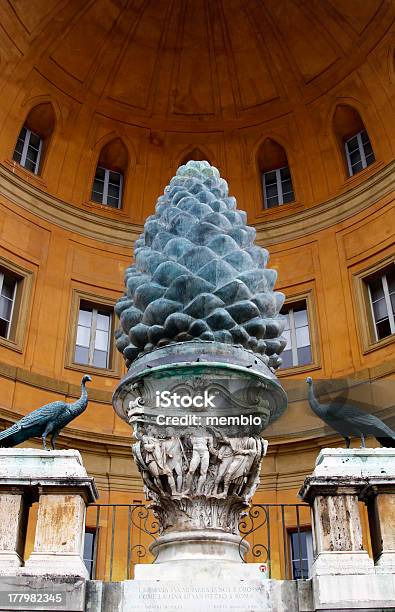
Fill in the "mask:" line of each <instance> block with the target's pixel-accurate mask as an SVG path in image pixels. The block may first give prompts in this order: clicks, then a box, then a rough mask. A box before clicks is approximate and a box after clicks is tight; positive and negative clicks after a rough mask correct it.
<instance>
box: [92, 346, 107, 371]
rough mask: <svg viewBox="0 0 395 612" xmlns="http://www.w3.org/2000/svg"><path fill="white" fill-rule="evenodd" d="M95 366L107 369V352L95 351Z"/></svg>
mask: <svg viewBox="0 0 395 612" xmlns="http://www.w3.org/2000/svg"><path fill="white" fill-rule="evenodd" d="M93 365H94V366H96V367H97V368H106V367H107V351H98V350H96V349H95V350H94V351H93Z"/></svg>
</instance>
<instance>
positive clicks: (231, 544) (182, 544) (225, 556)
mask: <svg viewBox="0 0 395 612" xmlns="http://www.w3.org/2000/svg"><path fill="white" fill-rule="evenodd" d="M248 549H249V544H248V543H247V542H245V541H243V542H241V537H240V536H236V535H234V534H231V533H226V532H225V531H221V530H219V529H218V530H216V529H191V530H188V531H187V530H186V531H174V532H169V533H166V534H164V535H161V536H160V537H159V538H158V539H157V540H155V542H154V543H153V544H151V546H150V551H151V552H152V554H153V555H154V556H155V557H156V559H155V565H156V564H158V565H163V564H164V563H174V562H178V561H182V562H184V561H194V560H203V561H206V560H207V561H211V562H212V563H216V562H217V561H228V562H233V563H237V564H238V565H240V563H241V562H242V557H241V556H240V555H245V554H246V553H247V552H248Z"/></svg>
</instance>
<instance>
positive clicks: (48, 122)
mask: <svg viewBox="0 0 395 612" xmlns="http://www.w3.org/2000/svg"><path fill="white" fill-rule="evenodd" d="M55 125H56V116H55V111H54V108H53V106H52V104H51V102H43V103H41V104H37V105H36V106H34V107H33V108H32V109H31V110H30V112H29V114H28V115H27V117H26V119H25V122H24V124H23V126H22V128H21V131H20V132H19V135H18V139H17V141H16V144H15V148H14V154H13V159H14V161H16V162H18V163H19V164H20V165H21V166H23V167H24V168H26V170H29V171H30V172H33V173H34V174H41V173H42V169H43V166H44V162H45V159H46V156H47V153H48V147H49V143H50V140H51V136H52V134H53V132H54V130H55Z"/></svg>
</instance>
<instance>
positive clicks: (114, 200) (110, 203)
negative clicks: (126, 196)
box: [107, 196, 119, 208]
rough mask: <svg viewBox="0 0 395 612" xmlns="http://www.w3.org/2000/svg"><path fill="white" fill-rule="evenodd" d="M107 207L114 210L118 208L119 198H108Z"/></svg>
mask: <svg viewBox="0 0 395 612" xmlns="http://www.w3.org/2000/svg"><path fill="white" fill-rule="evenodd" d="M107 205H108V206H111V207H112V208H118V205H119V200H118V198H112V197H111V196H107Z"/></svg>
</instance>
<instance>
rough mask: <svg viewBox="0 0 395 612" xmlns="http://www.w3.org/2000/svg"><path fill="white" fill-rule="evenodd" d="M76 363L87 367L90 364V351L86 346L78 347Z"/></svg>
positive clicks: (76, 348) (76, 349)
mask: <svg viewBox="0 0 395 612" xmlns="http://www.w3.org/2000/svg"><path fill="white" fill-rule="evenodd" d="M74 361H75V362H76V363H84V364H85V365H87V364H88V362H89V349H88V348H86V347H84V346H76V347H75V357H74Z"/></svg>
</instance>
